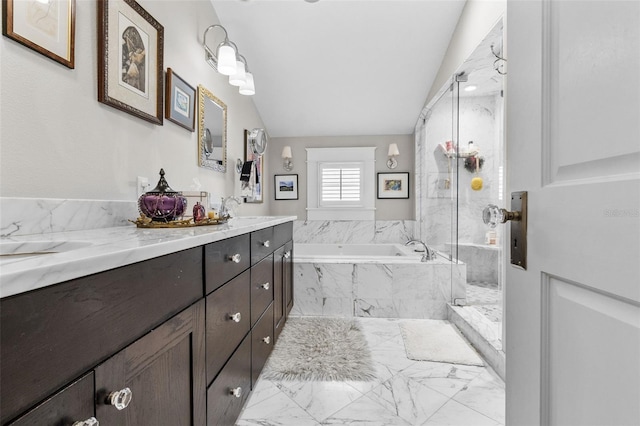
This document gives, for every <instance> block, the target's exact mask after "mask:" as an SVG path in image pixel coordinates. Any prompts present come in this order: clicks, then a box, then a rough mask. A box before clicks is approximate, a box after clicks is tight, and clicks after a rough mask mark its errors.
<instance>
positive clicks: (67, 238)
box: [0, 216, 296, 298]
mask: <svg viewBox="0 0 640 426" xmlns="http://www.w3.org/2000/svg"><path fill="white" fill-rule="evenodd" d="M295 219H296V217H295V216H253V217H236V218H233V219H231V220H230V221H229V222H228V223H226V224H224V225H215V226H199V227H193V228H186V229H144V228H136V227H135V226H134V225H131V226H118V227H113V228H102V229H93V230H84V231H70V232H58V233H49V234H39V235H26V236H21V237H11V238H2V239H0V245H1V244H5V247H6V249H7V250H11V249H13V248H14V247H9V246H15V248H16V249H17V248H18V247H19V245H18V243H25V246H26V245H27V244H36V243H42V244H43V246H44V247H52V246H55V245H56V244H57V243H60V246H59V248H60V249H62V250H66V251H61V252H55V253H47V254H34V255H19V256H1V257H0V298H4V297H8V296H12V295H16V294H19V293H24V292H26V291H29V290H35V289H38V288H42V287H46V286H49V285H52V284H57V283H61V282H64V281H67V280H71V279H74V278H79V277H83V276H86V275H91V274H95V273H98V272H103V271H107V270H109V269H114V268H118V267H120V266H125V265H130V264H132V263H136V262H141V261H143V260H148V259H152V258H154V257H159V256H164V255H166V254H170V253H175V252H178V251H181V250H186V249H190V248H192V247H197V246H201V245H205V244H208V243H211V242H214V241H220V240H223V239H226V238H230V237H234V236H237V235H241V234H246V233H248V232H252V231H255V230H258V229H263V228H267V227H269V226H274V225H279V224H281V223H285V222H290V221H293V220H295ZM65 244H66V245H67V247H66V248H65ZM75 247H77V248H75ZM67 248H70V249H68V250H67ZM3 250H4V249H3ZM56 250H57V249H56V248H55V247H54V248H53V249H51V251H56Z"/></svg>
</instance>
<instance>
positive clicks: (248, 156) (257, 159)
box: [244, 130, 264, 203]
mask: <svg viewBox="0 0 640 426" xmlns="http://www.w3.org/2000/svg"><path fill="white" fill-rule="evenodd" d="M249 133H250V132H249V130H245V131H244V159H245V161H253V162H254V164H255V166H256V186H255V191H254V196H253V197H245V200H244V201H245V203H262V201H263V200H264V196H263V189H264V185H263V178H264V173H263V172H264V156H263V155H256V154H254V153H253V150H252V149H251V145H250V144H249Z"/></svg>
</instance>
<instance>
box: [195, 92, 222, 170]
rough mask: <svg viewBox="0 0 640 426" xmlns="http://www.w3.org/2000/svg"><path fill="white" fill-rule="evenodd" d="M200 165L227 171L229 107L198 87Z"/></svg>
mask: <svg viewBox="0 0 640 426" xmlns="http://www.w3.org/2000/svg"><path fill="white" fill-rule="evenodd" d="M198 164H199V165H200V167H205V168H207V169H212V170H215V171H218V172H222V173H226V171H227V105H226V104H225V103H224V102H222V101H221V100H220V99H218V98H217V97H215V96H214V95H213V93H211V92H210V91H209V90H207V88H205V87H204V86H202V85H200V86H198Z"/></svg>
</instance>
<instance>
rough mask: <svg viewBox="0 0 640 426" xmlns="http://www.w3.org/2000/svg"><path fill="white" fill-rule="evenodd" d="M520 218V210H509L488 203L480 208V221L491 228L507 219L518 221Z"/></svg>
mask: <svg viewBox="0 0 640 426" xmlns="http://www.w3.org/2000/svg"><path fill="white" fill-rule="evenodd" d="M520 218H521V214H520V212H510V211H507V210H505V209H501V208H499V207H498V206H496V205H494V204H489V205H488V206H487V207H485V208H484V210H482V221H483V222H484V223H485V225H489V227H491V228H495V227H496V225H497V224H498V223H505V222H507V221H508V220H514V221H519V220H520Z"/></svg>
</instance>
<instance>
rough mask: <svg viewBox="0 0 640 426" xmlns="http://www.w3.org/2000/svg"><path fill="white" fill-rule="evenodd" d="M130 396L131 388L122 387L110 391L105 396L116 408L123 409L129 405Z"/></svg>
mask: <svg viewBox="0 0 640 426" xmlns="http://www.w3.org/2000/svg"><path fill="white" fill-rule="evenodd" d="M132 397H133V393H132V392H131V389H129V388H124V389H120V390H119V391H116V392H111V393H110V394H109V396H108V397H107V402H108V403H109V404H111V405H113V406H114V407H116V408H117V409H118V410H124V409H125V408H127V407H128V406H129V403H130V402H131V398H132Z"/></svg>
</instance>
